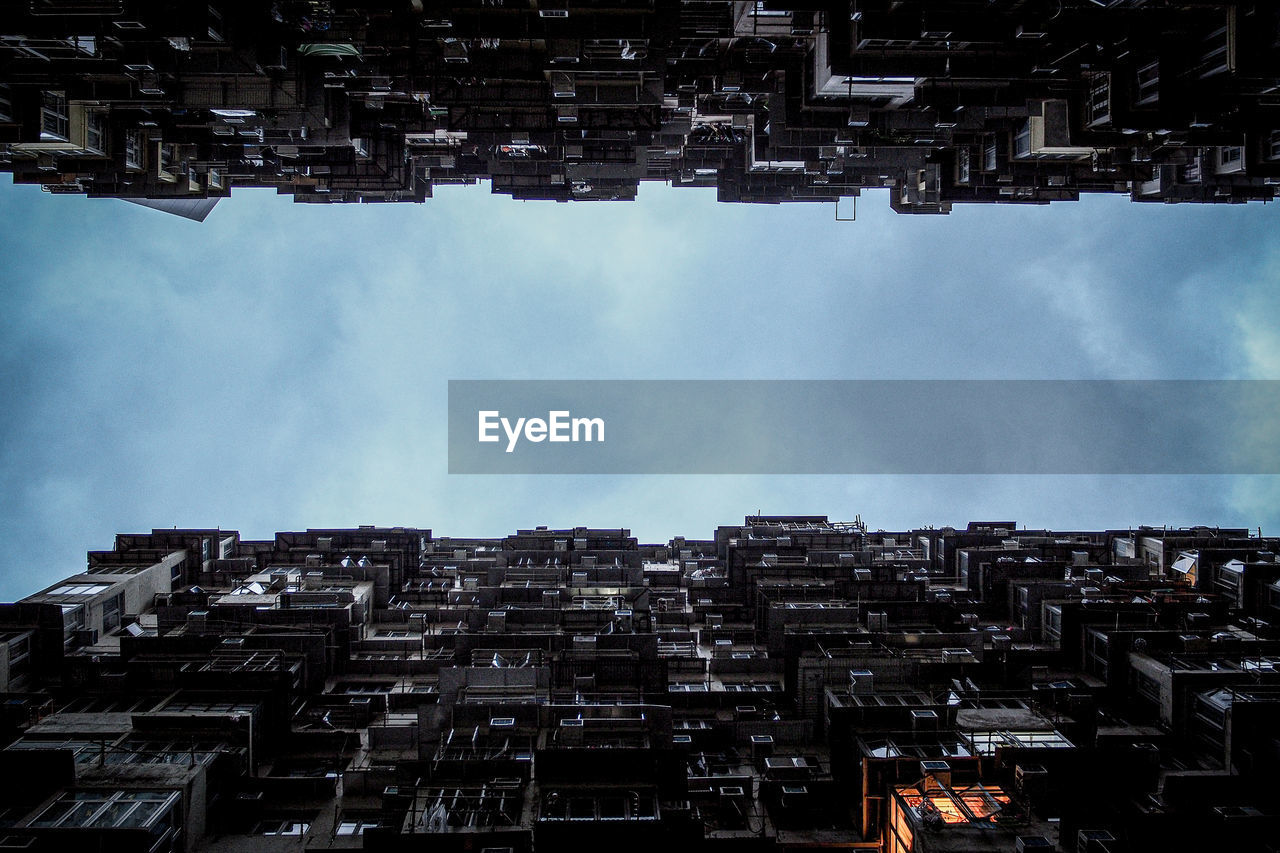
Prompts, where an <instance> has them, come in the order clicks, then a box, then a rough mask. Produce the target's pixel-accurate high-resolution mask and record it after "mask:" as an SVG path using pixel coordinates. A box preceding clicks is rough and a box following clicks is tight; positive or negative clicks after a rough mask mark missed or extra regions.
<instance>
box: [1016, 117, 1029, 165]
mask: <svg viewBox="0 0 1280 853" xmlns="http://www.w3.org/2000/svg"><path fill="white" fill-rule="evenodd" d="M1030 153H1031V120H1030V119H1028V120H1027V121H1024V122H1022V124H1020V125H1018V132H1017V133H1015V134H1014V136H1013V156H1015V157H1026V156H1027V155H1028V154H1030Z"/></svg>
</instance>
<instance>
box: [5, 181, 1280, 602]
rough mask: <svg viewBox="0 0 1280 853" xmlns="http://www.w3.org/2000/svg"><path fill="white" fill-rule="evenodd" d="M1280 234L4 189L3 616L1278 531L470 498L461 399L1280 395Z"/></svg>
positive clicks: (1159, 482) (1150, 481)
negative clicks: (259, 546) (515, 535)
mask: <svg viewBox="0 0 1280 853" xmlns="http://www.w3.org/2000/svg"><path fill="white" fill-rule="evenodd" d="M1276 216H1277V212H1276V208H1275V206H1273V205H1249V206H1241V207H1214V206H1200V205H1185V206H1184V205H1178V206H1168V205H1159V206H1151V205H1136V204H1131V203H1129V202H1128V201H1127V200H1126V199H1124V198H1115V197H1088V198H1085V199H1083V200H1082V201H1080V202H1079V203H1074V204H1055V205H1052V206H1047V207H1015V206H1002V205H977V206H970V207H958V208H957V209H956V212H955V213H953V214H952V215H951V216H947V217H927V216H914V217H913V216H899V215H895V214H893V213H892V212H891V211H889V209H888V200H887V198H885V196H884V195H883V194H881V193H875V192H873V193H869V194H867V195H866V196H864V197H863V198H862V199H860V200H859V203H858V221H856V222H853V223H844V222H836V221H835V218H834V215H833V211H832V209H831V207H830V206H828V205H810V204H793V205H781V206H745V205H744V206H739V205H721V204H718V203H717V202H716V201H715V198H714V193H713V192H705V191H697V190H682V189H674V188H669V187H662V186H648V185H646V186H645V187H643V188H642V190H641V193H640V197H639V200H638V201H636V202H634V203H620V204H604V203H598V204H569V205H555V204H551V203H535V202H516V201H512V200H510V199H508V198H505V197H500V196H492V195H490V194H489V193H488V192H487V188H486V187H470V188H449V189H442V190H441V191H440V192H439V194H438V197H437V198H435V199H433V200H431V201H429V202H428V203H427V204H425V205H421V206H417V205H342V206H333V207H327V206H311V205H293V204H290V203H289V200H288V199H287V198H281V197H277V196H275V195H274V194H272V193H268V192H261V191H250V192H237V193H236V194H235V196H234V197H233V198H232V199H230V200H228V201H224V202H222V203H221V204H220V205H219V206H218V208H217V209H216V210H214V212H213V213H212V214H211V215H210V217H209V218H208V220H206V222H204V223H203V224H196V223H192V222H188V221H185V220H181V219H177V218H174V217H169V216H165V215H163V214H160V213H158V212H156V211H152V210H147V209H145V208H141V207H137V206H133V205H128V204H125V203H123V202H118V201H112V200H99V199H83V198H74V197H57V198H53V197H49V196H48V195H44V194H42V193H40V192H39V191H38V189H36V188H33V187H19V186H12V185H10V184H9V183H8V182H4V181H0V258H3V262H2V263H0V333H2V334H3V343H2V344H0V359H2V360H3V370H0V383H3V394H4V400H5V405H4V406H3V407H0V448H3V450H2V452H0V535H3V537H4V544H5V547H4V548H3V549H0V600H10V599H13V598H16V597H20V596H22V595H25V594H28V593H30V592H33V591H35V590H36V589H38V588H41V587H43V586H45V585H47V584H49V583H52V582H53V581H55V580H57V579H59V578H61V577H63V576H65V575H67V574H70V573H72V572H75V571H77V570H79V569H80V568H81V567H82V566H83V565H84V552H85V551H86V550H88V549H102V548H109V547H111V543H112V538H113V536H114V534H115V533H116V532H121V531H135V530H149V529H150V528H152V527H167V526H174V525H176V526H179V527H203V526H222V527H224V528H229V529H232V528H233V529H240V530H241V531H242V533H243V534H244V535H245V536H247V537H252V538H264V537H268V536H270V535H271V534H272V533H273V532H274V531H276V530H285V529H293V528H301V527H308V526H311V527H318V526H328V525H335V526H336V525H343V526H346V525H355V524H360V523H377V524H405V525H418V526H423V527H430V528H433V529H434V530H435V531H436V532H437V533H438V534H441V535H459V536H468V535H487V536H498V535H503V534H504V533H506V532H509V531H511V530H513V529H515V528H516V527H517V526H531V525H534V524H551V525H558V526H572V525H575V524H588V525H594V526H611V527H617V526H629V527H631V528H632V529H633V530H634V531H635V532H636V534H637V535H639V536H640V537H641V538H642V539H643V540H645V541H666V540H667V539H669V538H670V537H672V536H676V535H684V536H689V537H707V536H710V535H711V532H712V530H713V529H714V526H715V525H716V524H721V523H732V522H734V521H736V520H738V519H740V518H741V516H743V515H744V514H746V513H750V512H755V511H757V510H763V511H765V512H799V513H825V514H829V515H831V516H833V517H837V518H852V517H853V515H854V514H856V513H860V514H861V515H862V516H863V518H865V519H867V521H868V522H869V523H870V524H871V526H872V527H873V528H875V527H884V528H889V529H892V528H900V527H906V526H911V525H924V524H935V525H941V524H956V525H960V524H964V523H965V522H966V521H967V520H970V519H974V518H981V517H999V518H1002V519H1003V518H1014V519H1017V520H1018V521H1020V522H1023V523H1026V524H1028V525H1033V526H1042V525H1043V526H1050V527H1054V528H1057V529H1068V528H1072V527H1089V526H1093V527H1101V526H1125V525H1130V524H1135V525H1136V524H1142V523H1145V524H1172V525H1175V526H1178V525H1185V524H1193V523H1208V524H1223V525H1227V524H1232V525H1242V526H1250V527H1257V526H1260V525H1261V526H1262V527H1263V528H1264V529H1265V528H1268V527H1270V528H1274V527H1275V525H1276V522H1277V520H1280V509H1276V507H1280V501H1277V498H1278V497H1280V485H1278V484H1277V483H1276V482H1275V478H1270V477H1128V478H1125V477H943V478H928V477H863V478H850V477H834V476H829V477H459V476H455V477H450V476H449V475H448V474H447V473H446V467H445V461H446V460H445V390H446V382H447V380H449V379H451V378H495V379H520V378H545V379H574V378H591V379H608V378H634V379H684V378H699V379H701V378H708V379H713V378H733V379H790V378H812V379H827V378H833V379H841V378H928V379H939V378H941V379H946V378H984V379H988V378H989V379H1012V378H1062V379H1092V378H1103V379H1107V378H1149V379H1193V378H1203V379H1218V378H1223V379H1229V378H1280V331H1277V329H1276V325H1275V323H1274V322H1273V321H1272V320H1270V319H1268V318H1273V317H1276V316H1280V287H1277V286H1276V285H1277V280H1276V279H1277V276H1278V275H1280V254H1277V248H1278V247H1280V244H1278V243H1277V237H1276V234H1277V233H1278V232H1277V229H1276V227H1275V226H1276V224H1277V222H1276Z"/></svg>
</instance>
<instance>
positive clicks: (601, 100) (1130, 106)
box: [0, 0, 1280, 218]
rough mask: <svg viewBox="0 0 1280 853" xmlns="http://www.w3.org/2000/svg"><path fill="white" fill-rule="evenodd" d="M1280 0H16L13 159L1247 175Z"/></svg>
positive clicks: (49, 174) (529, 174) (176, 167)
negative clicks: (445, 0)
mask: <svg viewBox="0 0 1280 853" xmlns="http://www.w3.org/2000/svg"><path fill="white" fill-rule="evenodd" d="M1278 86H1280V12H1278V11H1277V9H1276V6H1275V4H1272V3H1262V2H1235V3H1214V2H1172V0H947V1H946V2H931V0H847V2H826V3H823V2H814V3H810V4H808V5H804V4H794V3H786V2H771V0H765V2H711V0H601V2H587V0H582V2H579V1H578V0H472V2H470V3H465V4H459V3H434V2H423V0H397V1H396V2H386V3H360V2H340V0H275V2H267V0H254V2H232V0H215V2H212V3H204V2H199V3H163V2H158V1H157V0H15V2H12V3H6V4H4V6H3V8H2V9H0V167H2V168H3V169H5V170H6V171H9V172H11V173H12V174H13V176H14V180H15V181H17V182H19V183H38V184H40V185H41V186H42V187H43V188H44V189H46V190H48V191H49V192H53V193H85V194H88V195H91V196H108V197H121V198H127V199H131V200H137V201H142V202H145V203H147V204H150V205H151V206H155V207H159V208H161V209H165V210H168V211H170V212H174V213H179V214H181V215H186V216H190V217H192V218H202V217H203V215H205V214H207V212H208V210H209V209H210V208H211V206H212V204H213V203H214V202H216V200H217V199H218V198H221V197H224V196H226V195H228V194H229V193H230V192H231V189H232V188H233V187H238V186H256V187H275V188H276V189H277V191H278V192H280V193H283V194H289V195H292V196H293V198H294V199H295V200H296V201H305V202H339V201H343V202H349V201H367V202H372V201H422V200H424V199H426V198H428V197H430V196H431V194H432V191H433V188H434V187H436V186H440V185H447V184H471V183H475V182H477V181H479V180H489V181H491V182H492V189H493V191H494V192H495V193H503V194H507V195H510V196H512V197H514V198H520V199H555V200H558V201H569V200H587V199H629V198H633V197H634V196H635V193H636V188H637V186H638V184H639V182H640V181H662V182H669V183H670V184H672V185H673V186H680V187H688V186H694V187H712V186H714V187H716V188H717V191H718V196H719V198H720V200H722V201H741V202H770V203H771V202H782V201H835V200H837V199H840V198H849V197H856V196H857V195H858V194H859V193H860V192H861V191H862V190H863V189H865V188H872V187H874V188H888V189H889V198H890V204H891V205H892V207H893V209H894V210H897V211H901V212H912V213H945V212H947V211H948V210H949V209H950V208H951V206H952V205H953V204H954V203H956V202H1015V203H1046V202H1050V201H1059V200H1073V199H1077V198H1078V197H1079V195H1080V193H1082V192H1105V193H1125V194H1128V195H1129V196H1130V197H1131V198H1132V199H1133V200H1135V201H1165V202H1182V201H1194V202H1244V201H1249V200H1268V199H1270V198H1272V197H1273V196H1274V193H1275V182H1276V180H1277V179H1278V178H1280V95H1277V92H1278V91H1280V89H1278V88H1277V87H1278Z"/></svg>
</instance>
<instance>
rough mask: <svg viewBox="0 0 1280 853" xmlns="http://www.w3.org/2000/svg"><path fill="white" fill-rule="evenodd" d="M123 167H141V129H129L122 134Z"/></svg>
mask: <svg viewBox="0 0 1280 853" xmlns="http://www.w3.org/2000/svg"><path fill="white" fill-rule="evenodd" d="M124 167H125V168H126V169H141V168H142V131H140V130H131V131H129V132H128V133H126V134H125V136H124Z"/></svg>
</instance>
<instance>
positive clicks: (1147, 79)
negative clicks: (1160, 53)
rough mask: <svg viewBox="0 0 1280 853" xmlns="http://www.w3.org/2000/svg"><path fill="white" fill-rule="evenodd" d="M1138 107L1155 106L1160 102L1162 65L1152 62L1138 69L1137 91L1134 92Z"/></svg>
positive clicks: (1135, 102)
mask: <svg viewBox="0 0 1280 853" xmlns="http://www.w3.org/2000/svg"><path fill="white" fill-rule="evenodd" d="M1134 95H1135V97H1134V104H1135V105H1137V106H1148V105H1154V104H1155V103H1156V102H1157V101H1159V100H1160V63H1159V62H1151V63H1148V64H1146V65H1144V66H1142V67H1141V68H1139V69H1138V79H1137V89H1136V90H1135V92H1134Z"/></svg>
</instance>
